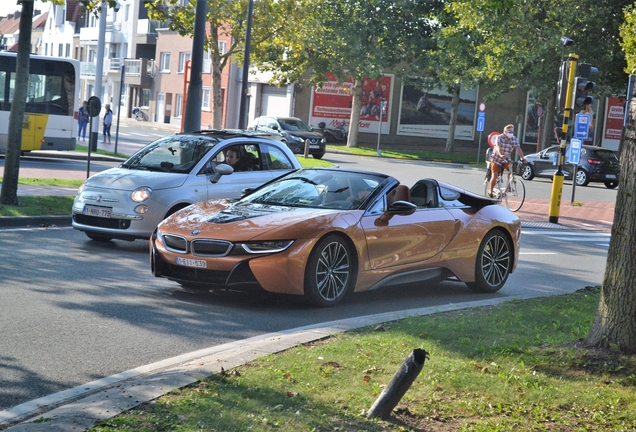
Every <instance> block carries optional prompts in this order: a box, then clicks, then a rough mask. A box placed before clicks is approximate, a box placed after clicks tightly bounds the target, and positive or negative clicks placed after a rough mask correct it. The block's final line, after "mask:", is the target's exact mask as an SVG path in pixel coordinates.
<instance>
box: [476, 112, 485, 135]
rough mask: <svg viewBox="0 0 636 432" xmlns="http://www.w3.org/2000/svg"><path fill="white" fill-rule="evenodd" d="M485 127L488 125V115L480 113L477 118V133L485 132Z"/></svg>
mask: <svg viewBox="0 0 636 432" xmlns="http://www.w3.org/2000/svg"><path fill="white" fill-rule="evenodd" d="M485 125H486V113H485V112H480V113H479V114H478V116H477V131H478V132H482V131H483V130H484V126H485Z"/></svg>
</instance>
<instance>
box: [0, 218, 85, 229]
mask: <svg viewBox="0 0 636 432" xmlns="http://www.w3.org/2000/svg"><path fill="white" fill-rule="evenodd" d="M72 220H73V219H72V217H71V216H18V217H14V216H0V227H21V228H32V227H40V228H49V227H55V226H71V223H72Z"/></svg>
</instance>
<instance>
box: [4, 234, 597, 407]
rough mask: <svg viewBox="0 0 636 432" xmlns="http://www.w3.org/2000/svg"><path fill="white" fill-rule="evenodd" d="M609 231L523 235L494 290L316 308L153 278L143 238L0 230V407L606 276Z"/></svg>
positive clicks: (395, 292)
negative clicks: (215, 353)
mask: <svg viewBox="0 0 636 432" xmlns="http://www.w3.org/2000/svg"><path fill="white" fill-rule="evenodd" d="M608 242H609V234H608V233H598V232H577V233H571V232H570V233H568V234H566V233H564V232H561V230H548V231H536V230H535V231H532V230H526V231H524V234H523V251H522V255H521V262H520V265H519V267H518V269H517V271H516V272H515V273H514V274H513V275H511V277H510V279H509V280H508V283H507V284H506V286H505V287H504V288H503V289H502V290H501V291H500V292H498V293H496V294H488V295H484V294H475V293H473V292H471V291H470V290H468V289H467V288H466V286H465V285H464V284H463V283H460V282H444V283H441V284H436V285H430V286H428V285H420V284H414V285H410V286H405V287H401V288H399V289H390V290H389V289H386V290H379V291H374V292H370V293H362V294H357V295H354V296H352V297H351V298H350V299H349V301H348V302H346V303H345V304H343V305H341V306H340V307H337V308H331V309H313V308H309V307H307V306H305V305H304V304H303V303H302V302H301V301H300V300H299V299H298V298H296V297H284V296H253V295H252V296H244V295H238V294H236V295H217V294H212V293H207V294H189V293H186V292H184V291H182V290H181V289H180V288H179V286H178V285H177V284H176V283H173V282H170V281H167V280H163V279H157V278H154V277H153V276H152V275H151V274H150V271H149V266H148V250H147V249H148V247H147V245H146V244H145V242H141V241H136V242H131V243H128V242H121V241H114V242H110V243H107V244H99V243H95V242H92V241H90V240H88V239H87V238H86V237H85V236H84V235H83V234H82V233H80V232H76V231H73V230H72V229H68V228H67V229H10V230H2V231H0V248H1V249H2V250H4V251H6V252H5V254H3V260H2V262H1V263H0V274H1V275H2V287H3V292H2V314H1V315H0V329H1V330H2V331H0V411H1V410H4V409H7V408H9V407H12V406H14V405H16V404H19V403H23V402H26V401H29V400H32V399H34V398H37V397H41V396H45V395H48V394H51V393H54V392H57V391H61V390H64V389H67V388H71V387H75V386H78V385H81V384H83V383H86V382H89V381H92V380H95V379H98V378H101V377H105V376H110V375H112V374H115V373H119V372H122V371H125V370H129V369H132V368H135V367H138V366H141V365H145V364H148V363H152V362H155V361H159V360H162V359H165V358H169V357H173V356H176V355H179V354H183V353H186V352H191V351H194V350H199V349H202V348H206V347H210V346H215V345H218V344H222V343H226V342H230V341H233V340H239V339H244V338H247V337H251V336H256V335H259V334H263V333H268V332H277V331H281V330H284V329H290V328H295V327H298V326H304V325H309V324H313V323H320V322H325V321H331V320H336V319H342V318H348V317H356V316H363V315H369V314H374V313H380V312H387V311H399V310H404V309H411V308H416V307H423V306H434V305H443V304H449V303H461V302H468V301H474V300H483V299H487V298H499V297H509V296H516V295H521V294H523V295H531V296H545V295H555V294H560V293H566V292H573V291H575V290H577V289H580V288H583V287H585V286H587V285H598V284H600V283H601V281H602V277H603V271H604V266H605V260H606V254H607V248H608Z"/></svg>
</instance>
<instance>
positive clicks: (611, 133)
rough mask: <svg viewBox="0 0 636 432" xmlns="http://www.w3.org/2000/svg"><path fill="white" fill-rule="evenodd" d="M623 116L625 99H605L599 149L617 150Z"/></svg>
mask: <svg viewBox="0 0 636 432" xmlns="http://www.w3.org/2000/svg"><path fill="white" fill-rule="evenodd" d="M624 116H625V98H618V97H611V98H607V103H606V104H605V125H604V127H603V142H602V143H601V147H605V148H608V149H612V150H618V147H619V145H620V142H621V134H622V132H623V118H624Z"/></svg>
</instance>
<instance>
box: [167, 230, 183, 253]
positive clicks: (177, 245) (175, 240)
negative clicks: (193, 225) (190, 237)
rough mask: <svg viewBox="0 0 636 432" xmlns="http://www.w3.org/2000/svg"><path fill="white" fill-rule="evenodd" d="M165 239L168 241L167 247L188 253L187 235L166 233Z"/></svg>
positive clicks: (174, 250)
mask: <svg viewBox="0 0 636 432" xmlns="http://www.w3.org/2000/svg"><path fill="white" fill-rule="evenodd" d="M163 240H164V241H165V243H166V247H167V248H168V249H170V250H172V251H173V252H181V253H186V252H187V251H188V242H187V241H186V239H185V237H181V236H177V235H174V234H166V235H164V236H163Z"/></svg>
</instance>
